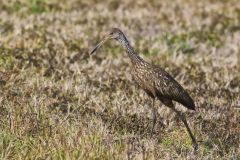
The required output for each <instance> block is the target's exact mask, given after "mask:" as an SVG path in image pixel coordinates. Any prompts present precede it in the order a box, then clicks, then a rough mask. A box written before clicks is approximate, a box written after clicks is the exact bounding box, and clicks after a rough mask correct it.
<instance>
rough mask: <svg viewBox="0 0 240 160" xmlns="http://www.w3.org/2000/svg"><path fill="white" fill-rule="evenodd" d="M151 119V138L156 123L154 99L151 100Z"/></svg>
mask: <svg viewBox="0 0 240 160" xmlns="http://www.w3.org/2000/svg"><path fill="white" fill-rule="evenodd" d="M152 117H153V121H152V129H151V137H152V136H153V132H154V128H155V124H156V121H157V117H156V108H155V99H154V98H152Z"/></svg>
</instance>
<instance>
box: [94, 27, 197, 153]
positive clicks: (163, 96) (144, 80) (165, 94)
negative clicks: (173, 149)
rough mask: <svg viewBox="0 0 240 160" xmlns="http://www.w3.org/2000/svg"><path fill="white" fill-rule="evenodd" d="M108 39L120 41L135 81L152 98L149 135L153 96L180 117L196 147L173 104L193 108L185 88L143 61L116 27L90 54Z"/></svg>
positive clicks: (160, 69) (153, 124)
mask: <svg viewBox="0 0 240 160" xmlns="http://www.w3.org/2000/svg"><path fill="white" fill-rule="evenodd" d="M109 39H116V40H117V41H119V42H120V43H121V45H122V46H123V48H124V49H125V51H126V52H127V54H128V56H129V58H130V59H131V62H132V71H133V72H132V74H133V77H134V80H135V81H136V83H137V84H138V85H139V86H140V88H142V89H143V90H144V91H145V92H146V93H147V95H149V96H150V97H151V98H152V106H151V108H152V116H153V122H152V128H151V135H152V134H153V132H154V127H155V124H156V109H155V106H154V102H155V98H157V99H158V100H160V101H161V102H162V103H163V104H164V105H166V106H167V107H169V108H171V109H172V110H173V111H174V112H176V114H177V115H178V116H179V117H180V119H181V120H182V122H183V123H184V125H185V127H186V129H187V131H188V133H189V135H190V137H191V139H192V144H193V147H194V149H197V141H196V139H195V137H194V135H193V133H192V132H191V130H190V128H189V126H188V123H187V120H186V118H185V116H184V114H183V113H182V112H180V111H178V110H177V109H176V108H175V107H174V104H173V101H176V102H179V103H181V104H182V105H184V106H185V107H186V108H188V109H190V110H195V104H194V101H193V99H192V98H191V97H190V96H189V94H188V93H187V92H186V90H184V89H183V87H182V86H181V85H180V84H179V83H178V82H177V81H176V80H175V79H174V78H173V77H172V76H171V75H169V74H168V73H167V72H166V71H164V70H163V69H162V68H160V67H158V66H155V65H151V64H150V63H148V62H146V61H144V60H143V59H142V58H141V57H140V56H139V55H138V54H137V53H136V52H135V50H134V49H133V47H132V46H131V45H130V43H129V41H128V40H127V38H126V36H125V35H124V33H123V32H122V31H121V30H120V29H118V28H112V29H111V31H110V33H109V34H107V35H106V36H105V37H104V39H103V40H102V41H101V42H100V43H98V44H97V45H96V47H95V48H93V50H92V51H91V52H90V55H92V54H93V53H94V52H95V51H96V50H97V49H98V48H99V47H100V46H101V45H102V44H103V43H104V42H106V41H107V40H109Z"/></svg>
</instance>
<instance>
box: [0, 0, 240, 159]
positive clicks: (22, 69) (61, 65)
mask: <svg viewBox="0 0 240 160" xmlns="http://www.w3.org/2000/svg"><path fill="white" fill-rule="evenodd" d="M112 27H118V28H121V29H122V30H123V31H124V32H125V33H126V35H127V36H128V37H129V39H130V41H131V42H132V44H133V46H134V48H136V50H137V51H139V53H140V55H141V56H142V57H143V58H144V59H146V60H148V61H149V62H152V63H154V64H158V65H160V66H162V67H163V68H165V69H166V70H167V71H168V72H170V73H171V74H172V75H173V76H174V77H175V78H176V79H177V80H178V81H179V82H180V83H181V84H182V85H183V86H184V87H185V88H187V90H188V91H189V93H190V94H191V96H192V97H193V98H194V100H195V102H196V106H197V112H196V113H189V112H187V118H188V121H189V122H190V124H191V127H192V128H193V131H194V133H195V135H196V137H197V139H198V140H199V141H200V142H199V145H200V149H199V152H198V154H197V155H194V154H193V152H192V148H191V141H190V139H189V137H188V135H187V133H186V132H185V129H184V127H183V125H182V123H181V122H178V121H177V120H176V118H174V117H173V116H172V114H171V113H169V114H167V113H166V112H165V110H164V109H163V106H162V104H160V103H157V105H158V106H159V116H158V117H159V118H158V122H157V127H156V134H155V135H154V136H153V137H152V138H151V137H150V136H149V134H150V127H151V118H152V117H151V113H150V110H149V102H148V100H149V99H148V97H147V96H146V95H145V94H144V93H143V91H141V90H140V89H139V88H138V87H137V86H135V84H134V82H133V80H132V78H131V74H130V63H129V59H128V57H127V56H126V54H125V53H124V51H123V50H122V49H121V47H120V46H119V45H117V44H116V43H113V42H109V43H107V44H106V45H105V46H104V47H102V49H101V50H99V51H98V53H97V54H96V55H95V56H94V57H91V58H90V57H89V56H88V51H89V50H90V49H91V48H92V47H93V46H94V45H95V44H96V43H97V42H98V41H99V39H100V38H101V37H102V36H103V35H104V34H105V33H106V32H107V31H108V29H109V28H112ZM239 63H240V3H239V2H238V0H229V1H225V0H221V1H217V0H206V1H197V0H176V1H167V0H163V1H157V0H151V1H143V0H140V1H137V2H135V1H132V2H131V1H127V0H124V1H122V3H120V2H118V1H113V0H107V1H105V2H100V1H93V0H90V1H77V0H68V1H63V0H60V1H57V0H52V1H47V0H20V1H8V0H3V1H1V3H0V157H1V159H37V158H41V159H60V158H62V159H127V158H129V159H144V158H145V159H175V158H177V159H240V146H239V143H240V125H239V124H240V94H239V92H240V85H239V84H240V68H239ZM166 115H169V116H171V117H173V118H169V119H170V123H165V122H164V120H165V118H166ZM160 117H162V118H160Z"/></svg>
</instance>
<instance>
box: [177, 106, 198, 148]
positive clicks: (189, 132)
mask: <svg viewBox="0 0 240 160" xmlns="http://www.w3.org/2000/svg"><path fill="white" fill-rule="evenodd" d="M172 109H173V110H174V111H175V112H176V113H177V115H178V116H179V117H180V119H181V120H182V122H183V123H184V125H185V127H186V128H187V131H188V134H189V136H190V137H191V139H192V144H193V148H194V150H197V149H198V144H197V141H196V138H195V137H194V135H193V133H192V131H191V129H190V128H189V126H188V123H187V120H186V118H185V116H184V114H183V113H181V112H180V111H178V110H176V109H175V108H174V107H173V108H172Z"/></svg>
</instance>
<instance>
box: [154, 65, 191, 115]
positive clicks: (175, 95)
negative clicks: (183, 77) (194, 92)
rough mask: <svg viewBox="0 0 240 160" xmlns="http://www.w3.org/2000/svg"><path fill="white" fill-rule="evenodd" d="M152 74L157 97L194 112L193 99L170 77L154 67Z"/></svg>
mask: <svg viewBox="0 0 240 160" xmlns="http://www.w3.org/2000/svg"><path fill="white" fill-rule="evenodd" d="M153 72H154V74H153V79H154V80H153V82H154V84H153V85H154V86H155V88H156V92H157V94H158V96H162V97H164V98H168V99H171V100H174V101H177V102H179V103H181V104H183V105H184V106H186V107H187V108H188V109H192V110H195V104H194V101H193V99H192V98H191V97H190V96H189V94H188V93H187V91H185V90H184V88H183V87H182V86H181V85H180V84H179V83H178V82H177V81H176V80H175V79H174V78H173V77H172V76H171V75H169V74H168V73H167V72H166V71H164V70H163V69H161V68H158V67H155V68H154V71H153Z"/></svg>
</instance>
